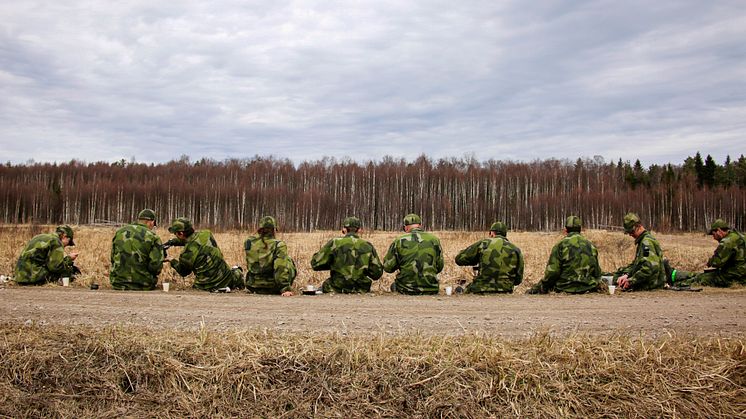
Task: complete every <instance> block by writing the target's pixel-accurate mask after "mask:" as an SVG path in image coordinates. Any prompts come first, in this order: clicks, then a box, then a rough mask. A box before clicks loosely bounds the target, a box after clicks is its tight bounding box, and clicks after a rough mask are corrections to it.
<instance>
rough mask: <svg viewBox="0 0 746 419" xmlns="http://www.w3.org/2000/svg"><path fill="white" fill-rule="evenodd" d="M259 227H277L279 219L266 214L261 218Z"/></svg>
mask: <svg viewBox="0 0 746 419" xmlns="http://www.w3.org/2000/svg"><path fill="white" fill-rule="evenodd" d="M259 228H273V229H276V228H277V221H275V219H274V217H270V216H269V215H265V216H264V217H262V218H261V219H260V220H259Z"/></svg>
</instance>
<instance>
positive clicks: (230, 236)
mask: <svg viewBox="0 0 746 419" xmlns="http://www.w3.org/2000/svg"><path fill="white" fill-rule="evenodd" d="M53 230H54V227H52V226H46V227H43V226H0V232H2V234H0V274H4V275H8V276H10V275H12V272H13V268H14V266H15V262H16V260H17V258H18V255H19V254H20V252H21V250H22V249H23V247H24V246H25V244H26V242H28V240H29V239H31V237H33V236H34V235H35V234H39V233H40V232H49V231H53ZM114 231H115V229H114V228H104V227H75V242H76V243H77V246H75V247H74V248H68V251H75V252H78V253H80V256H79V258H78V262H77V264H78V265H79V266H80V268H81V269H82V271H83V276H82V277H81V279H80V280H79V281H78V283H77V285H79V286H88V285H90V284H91V283H92V282H96V283H98V284H100V285H101V286H102V287H104V288H106V287H109V280H108V274H109V266H110V262H109V258H110V253H111V239H112V237H113V236H114ZM157 232H158V234H159V235H160V236H161V238H162V239H163V240H164V241H165V240H168V239H169V238H171V237H173V236H172V235H170V234H169V233H168V231H166V229H165V228H164V227H159V228H158V229H157ZM250 234H252V232H248V231H228V232H216V233H215V234H214V235H215V238H216V240H217V242H218V245H219V246H220V249H221V250H222V251H223V254H224V256H225V259H226V261H227V262H228V263H229V264H231V265H240V266H243V267H244V268H245V267H246V260H245V256H244V252H243V242H244V240H246V238H247V237H248V236H249V235H250ZM399 234H400V233H399V232H380V231H377V232H372V233H370V232H364V233H363V235H362V236H363V237H364V238H365V239H367V240H369V241H371V242H372V243H373V245H374V246H375V247H376V249H377V251H378V253H379V256H380V257H381V259H383V256H384V255H385V254H386V251H387V249H388V247H389V245H390V244H391V241H392V240H394V238H396V237H397V236H398V235H399ZM435 234H436V235H437V236H438V237H439V238H440V240H441V243H442V245H443V250H444V253H445V254H444V257H445V260H446V264H445V269H444V270H443V273H442V274H441V275H440V279H441V283H442V284H455V283H456V282H457V281H458V280H459V279H469V278H471V275H472V270H471V268H468V267H460V266H456V263H455V262H454V258H455V257H456V254H458V252H459V251H461V250H463V249H464V248H466V247H467V246H469V245H470V244H472V243H474V242H475V241H477V240H480V239H482V238H485V237H487V232H483V231H480V232H461V231H438V232H435ZM583 234H585V235H586V236H587V237H588V238H589V239H591V240H592V241H593V243H594V244H595V245H596V247H598V251H599V259H600V263H601V268H602V269H604V270H605V271H612V270H615V269H616V268H618V267H620V266H624V265H626V264H628V263H629V262H630V261H631V260H632V257H633V256H634V250H635V244H634V240H633V239H632V238H630V237H629V236H625V235H624V234H622V233H621V232H608V231H602V230H592V231H587V232H584V233H583ZM654 234H655V236H656V237H657V238H658V240H659V241H660V242H661V246H662V247H663V251H664V253H665V255H666V257H668V258H669V260H670V261H671V263H672V265H673V266H674V267H677V268H679V269H684V270H702V269H704V266H705V262H706V261H707V259H708V258H709V257H710V255H711V254H712V252H713V251H714V250H715V247H716V244H717V243H716V242H715V241H714V240H712V238H710V237H709V236H705V235H703V234H697V233H689V234H657V233H654ZM339 235H341V233H340V232H339V231H317V232H313V233H282V232H281V233H279V234H278V238H280V239H282V240H285V242H286V243H287V245H288V251H289V253H290V256H291V257H292V258H293V259H294V260H295V262H296V265H297V267H298V277H297V278H296V280H295V284H294V285H295V286H296V287H297V288H298V289H300V288H302V287H304V286H305V285H306V284H316V285H319V284H321V283H322V282H323V281H324V280H325V279H326V278H327V277H328V272H314V271H312V270H311V267H310V260H311V256H312V255H313V254H314V253H315V252H316V251H318V250H319V248H320V247H321V246H322V245H323V244H324V243H325V242H326V241H328V240H330V239H332V238H333V237H336V236H339ZM561 237H562V235H561V233H559V232H557V233H540V232H510V233H508V239H509V240H511V241H512V242H513V243H515V244H517V245H518V246H519V247H520V248H521V249H522V251H523V254H524V257H525V259H526V270H525V278H524V284H522V285H521V286H520V287H519V288H518V290H517V291H518V292H522V291H523V290H525V289H526V288H528V287H529V286H530V285H532V284H534V283H536V282H537V281H538V280H540V279H541V277H542V275H543V274H544V267H545V265H546V262H547V259H548V258H549V253H550V252H551V250H552V246H554V245H555V244H556V243H557V241H559V239H560V238H561ZM179 253H180V249H179V248H172V249H170V250H169V255H170V256H171V257H178V255H179ZM160 278H161V280H163V281H170V282H172V284H173V285H172V286H175V288H176V289H183V288H189V287H190V286H191V281H192V278H191V277H187V278H181V277H179V276H178V275H177V274H176V273H175V272H174V271H173V269H171V268H170V267H169V266H164V269H163V273H161V276H160ZM393 280H394V275H393V274H384V276H383V278H382V279H381V281H379V282H378V283H377V284H376V283H374V284H373V291H374V292H379V291H385V290H388V289H389V286H390V284H391V283H392V282H393Z"/></svg>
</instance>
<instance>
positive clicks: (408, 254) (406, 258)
mask: <svg viewBox="0 0 746 419" xmlns="http://www.w3.org/2000/svg"><path fill="white" fill-rule="evenodd" d="M383 270H384V271H386V272H389V273H392V272H394V271H396V270H399V273H398V274H397V275H396V278H395V280H394V287H395V289H396V291H397V292H399V293H402V294H411V295H419V294H437V293H438V290H439V287H438V273H440V272H441V271H442V270H443V249H442V247H441V246H440V240H438V238H437V237H435V236H434V235H432V234H430V233H426V232H425V231H423V230H422V229H420V228H414V229H412V230H410V232H409V233H406V234H403V235H401V236H399V237H398V238H397V239H396V240H394V241H393V243H391V246H389V250H388V252H387V253H386V256H385V257H384V258H383Z"/></svg>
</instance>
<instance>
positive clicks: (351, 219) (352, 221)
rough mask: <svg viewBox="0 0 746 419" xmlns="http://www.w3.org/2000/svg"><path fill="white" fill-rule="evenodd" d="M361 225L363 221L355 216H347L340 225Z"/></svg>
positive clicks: (358, 226)
mask: <svg viewBox="0 0 746 419" xmlns="http://www.w3.org/2000/svg"><path fill="white" fill-rule="evenodd" d="M362 226H363V222H362V221H360V219H359V218H357V217H347V218H345V219H344V221H342V227H354V228H360V227H362Z"/></svg>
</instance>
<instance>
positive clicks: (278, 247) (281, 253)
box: [244, 235, 298, 294]
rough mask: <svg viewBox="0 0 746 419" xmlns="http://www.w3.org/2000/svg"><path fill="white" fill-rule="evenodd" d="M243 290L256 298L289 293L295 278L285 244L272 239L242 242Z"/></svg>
mask: <svg viewBox="0 0 746 419" xmlns="http://www.w3.org/2000/svg"><path fill="white" fill-rule="evenodd" d="M244 252H245V253H246V268H247V272H246V288H247V289H248V290H249V291H251V292H254V293H257V294H282V293H283V292H286V291H292V285H293V280H295V276H296V275H297V273H298V272H297V270H296V268H295V263H294V262H293V260H292V259H291V258H290V256H289V255H288V248H287V245H286V244H285V242H283V241H282V240H277V239H275V238H274V237H272V236H267V235H265V236H261V235H259V236H252V237H249V238H248V239H247V240H246V241H245V242H244Z"/></svg>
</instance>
